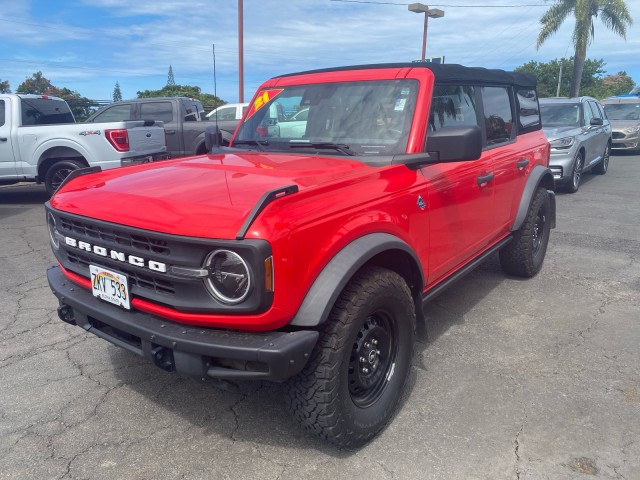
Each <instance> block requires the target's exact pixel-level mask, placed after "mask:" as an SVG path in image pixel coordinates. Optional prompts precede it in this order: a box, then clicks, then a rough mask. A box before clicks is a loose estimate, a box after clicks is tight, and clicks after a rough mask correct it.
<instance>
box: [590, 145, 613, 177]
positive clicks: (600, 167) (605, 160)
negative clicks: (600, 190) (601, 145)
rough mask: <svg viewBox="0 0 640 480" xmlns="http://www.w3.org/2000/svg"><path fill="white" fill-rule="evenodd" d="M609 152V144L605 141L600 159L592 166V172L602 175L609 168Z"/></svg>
mask: <svg viewBox="0 0 640 480" xmlns="http://www.w3.org/2000/svg"><path fill="white" fill-rule="evenodd" d="M610 154H611V145H610V144H609V143H607V146H606V148H605V149H604V153H603V154H602V161H601V162H600V163H598V164H597V165H596V166H595V167H593V173H597V174H598V175H604V174H605V173H607V170H609V155H610Z"/></svg>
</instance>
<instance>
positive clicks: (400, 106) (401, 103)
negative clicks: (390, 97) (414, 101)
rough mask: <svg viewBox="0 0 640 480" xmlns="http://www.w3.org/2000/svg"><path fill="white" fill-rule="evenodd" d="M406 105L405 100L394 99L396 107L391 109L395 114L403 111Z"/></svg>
mask: <svg viewBox="0 0 640 480" xmlns="http://www.w3.org/2000/svg"><path fill="white" fill-rule="evenodd" d="M406 104H407V99H406V98H398V99H396V106H395V107H393V109H394V110H395V111H396V112H402V111H403V110H404V107H405V105H406Z"/></svg>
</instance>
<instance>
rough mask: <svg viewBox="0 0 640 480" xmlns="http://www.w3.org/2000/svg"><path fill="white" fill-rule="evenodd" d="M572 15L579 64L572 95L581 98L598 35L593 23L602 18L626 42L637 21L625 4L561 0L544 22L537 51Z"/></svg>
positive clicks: (620, 0)
mask: <svg viewBox="0 0 640 480" xmlns="http://www.w3.org/2000/svg"><path fill="white" fill-rule="evenodd" d="M571 13H573V16H574V17H575V20H576V24H575V27H574V29H573V38H572V42H573V46H574V47H575V54H574V59H575V62H574V63H573V76H572V78H571V90H570V92H569V95H570V96H571V97H577V96H578V95H579V93H580V86H581V85H580V79H581V78H582V70H583V68H584V65H585V60H586V58H587V47H588V46H589V44H590V43H591V41H592V40H593V37H594V33H595V28H594V24H593V19H594V18H596V17H598V16H599V17H600V19H601V20H602V22H603V23H604V24H605V26H606V27H607V28H608V29H609V30H612V31H613V32H615V33H617V34H618V35H620V36H621V37H622V38H624V39H626V37H627V26H629V25H631V24H632V23H633V20H632V18H631V15H630V14H629V9H628V8H627V5H626V3H625V2H624V0H557V1H556V3H555V4H554V5H552V6H551V8H549V10H547V11H546V12H545V13H544V15H543V16H542V18H541V19H540V23H541V25H542V28H541V29H540V33H539V35H538V41H537V44H536V48H540V46H541V45H542V44H543V43H544V42H545V41H546V40H547V39H548V38H549V37H551V36H552V35H553V34H554V33H556V32H557V31H558V29H559V28H560V26H561V25H562V24H563V23H564V21H565V20H566V19H567V17H568V16H569V15H570V14H571Z"/></svg>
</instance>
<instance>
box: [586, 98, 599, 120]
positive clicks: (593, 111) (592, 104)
mask: <svg viewBox="0 0 640 480" xmlns="http://www.w3.org/2000/svg"><path fill="white" fill-rule="evenodd" d="M589 106H590V107H591V115H593V118H602V114H601V113H600V110H598V105H596V102H591V101H589Z"/></svg>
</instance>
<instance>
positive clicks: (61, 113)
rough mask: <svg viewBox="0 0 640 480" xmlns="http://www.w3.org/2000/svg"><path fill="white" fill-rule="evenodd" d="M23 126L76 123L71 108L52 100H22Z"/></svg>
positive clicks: (64, 103)
mask: <svg viewBox="0 0 640 480" xmlns="http://www.w3.org/2000/svg"><path fill="white" fill-rule="evenodd" d="M20 100H21V102H20V103H21V105H22V125H52V124H57V123H75V122H74V119H73V114H72V113H71V110H69V106H68V105H67V103H66V102H64V101H62V100H54V99H51V98H21V99H20Z"/></svg>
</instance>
